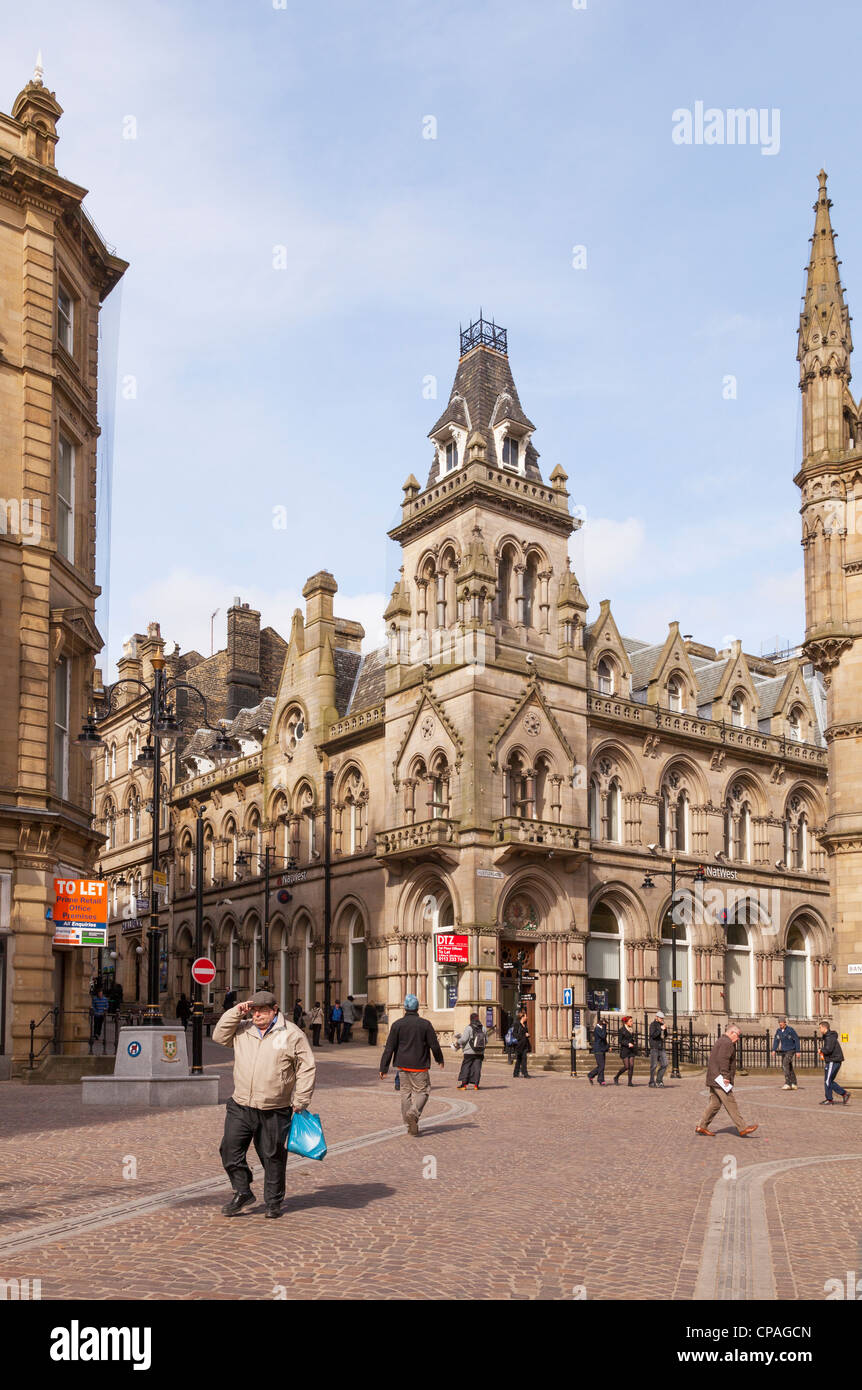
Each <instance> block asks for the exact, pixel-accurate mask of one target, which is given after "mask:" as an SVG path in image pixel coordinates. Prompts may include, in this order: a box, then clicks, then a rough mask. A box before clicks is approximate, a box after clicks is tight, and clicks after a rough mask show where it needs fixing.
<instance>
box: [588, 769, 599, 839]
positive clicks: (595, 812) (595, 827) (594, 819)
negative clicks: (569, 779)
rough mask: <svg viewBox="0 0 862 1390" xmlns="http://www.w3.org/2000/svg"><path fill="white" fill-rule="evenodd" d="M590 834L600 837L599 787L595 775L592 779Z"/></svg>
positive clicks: (595, 837)
mask: <svg viewBox="0 0 862 1390" xmlns="http://www.w3.org/2000/svg"><path fill="white" fill-rule="evenodd" d="M590 836H591V838H592V839H593V840H597V839H598V838H599V788H598V783H597V782H596V779H595V778H594V777H593V778H592V779H591V780H590Z"/></svg>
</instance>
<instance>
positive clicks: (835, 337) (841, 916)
mask: <svg viewBox="0 0 862 1390" xmlns="http://www.w3.org/2000/svg"><path fill="white" fill-rule="evenodd" d="M818 177H819V183H820V188H819V192H818V196H817V202H816V203H815V204H814V212H815V220H814V235H813V237H812V239H811V259H810V261H809V265H808V281H807V285H806V290H805V300H804V303H803V307H802V314H801V317H800V323H799V351H798V354H797V360H798V361H799V377H800V380H799V386H800V390H801V392H802V466H801V468H800V470H799V473H798V474H797V476H796V479H795V481H796V483H797V485H798V486H799V488H800V490H801V493H802V508H801V511H802V547H803V551H804V555H805V612H806V629H805V650H806V653H807V654H808V656H809V657H810V659H811V661H812V662H813V663H814V665H815V667H817V669H818V670H820V671H822V672H823V675H824V679H825V682H826V686H827V690H828V710H827V727H826V741H827V745H828V750H829V753H828V756H829V791H828V816H827V822H826V828H825V832H824V834H823V835H822V842H823V844H824V845H825V846H826V850H827V854H828V855H829V863H830V887H831V904H832V924H833V928H834V934H835V935H834V960H835V973H834V976H833V982H832V990H831V1000H832V1017H833V1020H834V1026H835V1027H836V1028H837V1030H838V1033H839V1037H840V1038H841V1045H842V1047H843V1050H844V1055H845V1058H846V1063H845V1068H844V1070H845V1073H846V1077H847V1079H849V1080H850V1081H852V1082H855V1083H856V1084H857V1085H858V1084H862V973H860V972H862V534H860V533H862V423H860V415H859V408H858V407H857V405H856V403H855V402H854V400H853V397H852V395H851V394H850V354H851V352H852V350H853V343H852V340H851V336H850V315H849V313H848V311H847V306H846V304H845V302H844V288H843V286H842V284H841V277H840V273H839V266H840V264H841V262H840V261H839V260H838V258H837V256H836V254H835V235H834V233H833V230H832V223H831V219H830V215H829V209H830V207H831V206H832V204H831V202H830V199H829V197H828V195H827V192H826V174H825V173H824V172H823V170H821V171H820V174H819V176H818ZM844 1035H846V1040H845V1037H844Z"/></svg>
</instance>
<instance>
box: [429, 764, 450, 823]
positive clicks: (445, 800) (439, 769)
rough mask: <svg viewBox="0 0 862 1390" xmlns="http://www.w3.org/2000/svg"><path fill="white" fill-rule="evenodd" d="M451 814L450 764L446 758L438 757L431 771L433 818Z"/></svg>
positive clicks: (441, 817)
mask: <svg viewBox="0 0 862 1390" xmlns="http://www.w3.org/2000/svg"><path fill="white" fill-rule="evenodd" d="M448 815H449V766H448V764H447V762H446V759H445V758H442V757H440V758H437V759H436V760H435V762H434V769H433V772H432V773H431V819H432V820H444V819H445V818H446V817H447V816H448Z"/></svg>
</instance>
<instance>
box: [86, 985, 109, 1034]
mask: <svg viewBox="0 0 862 1390" xmlns="http://www.w3.org/2000/svg"><path fill="white" fill-rule="evenodd" d="M90 1007H91V1009H92V1010H93V1037H94V1038H100V1037H101V1036H102V1026H103V1024H104V1022H105V1014H106V1013H107V1012H108V1009H109V1008H110V1001H109V999H108V997H107V995H106V994H104V993H103V992H102V990H101V989H97V990H96V993H95V994H94V995H93V1002H92V1004H91V1005H90Z"/></svg>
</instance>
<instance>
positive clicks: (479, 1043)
mask: <svg viewBox="0 0 862 1390" xmlns="http://www.w3.org/2000/svg"><path fill="white" fill-rule="evenodd" d="M487 1041H488V1034H487V1033H486V1032H485V1029H484V1028H483V1027H482V1024H481V1022H480V1020H479V1015H478V1014H471V1015H470V1022H469V1024H468V1025H467V1027H466V1028H465V1029H464V1031H463V1033H461V1034H460V1035H459V1037H457V1038H453V1040H452V1045H453V1047H455V1048H456V1049H457V1048H459V1047H462V1048H463V1049H464V1060H463V1062H462V1063H461V1070H460V1072H459V1073H458V1090H459V1091H466V1089H467V1087H468V1086H472V1087H473V1090H474V1091H478V1089H479V1082H480V1081H481V1079H482V1063H483V1062H484V1060H485V1045H486V1043H487Z"/></svg>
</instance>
